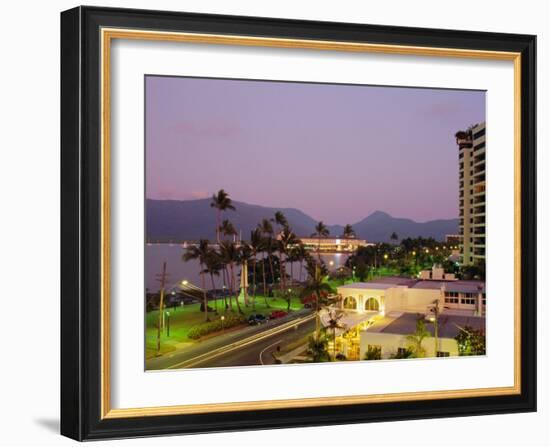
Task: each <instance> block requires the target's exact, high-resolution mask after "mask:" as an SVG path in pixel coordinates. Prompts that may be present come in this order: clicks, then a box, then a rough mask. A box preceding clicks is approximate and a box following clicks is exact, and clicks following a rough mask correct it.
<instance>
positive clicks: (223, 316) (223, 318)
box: [220, 315, 225, 334]
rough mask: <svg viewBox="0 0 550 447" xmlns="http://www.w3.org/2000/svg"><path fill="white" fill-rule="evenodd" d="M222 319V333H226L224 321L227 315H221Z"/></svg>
mask: <svg viewBox="0 0 550 447" xmlns="http://www.w3.org/2000/svg"><path fill="white" fill-rule="evenodd" d="M220 319H221V320H222V334H224V333H225V328H224V326H223V323H224V320H225V315H222V316H221V317H220Z"/></svg>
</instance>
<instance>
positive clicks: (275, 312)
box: [269, 310, 288, 320]
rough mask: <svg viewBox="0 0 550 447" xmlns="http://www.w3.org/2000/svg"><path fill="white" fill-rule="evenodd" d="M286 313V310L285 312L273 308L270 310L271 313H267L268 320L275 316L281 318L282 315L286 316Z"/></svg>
mask: <svg viewBox="0 0 550 447" xmlns="http://www.w3.org/2000/svg"><path fill="white" fill-rule="evenodd" d="M287 315H288V312H285V311H284V310H274V311H273V312H271V314H270V315H269V319H270V320H274V319H276V318H283V317H286V316H287Z"/></svg>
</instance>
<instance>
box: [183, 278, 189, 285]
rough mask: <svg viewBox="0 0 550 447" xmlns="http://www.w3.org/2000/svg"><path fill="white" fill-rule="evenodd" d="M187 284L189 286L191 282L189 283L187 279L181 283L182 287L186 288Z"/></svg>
mask: <svg viewBox="0 0 550 447" xmlns="http://www.w3.org/2000/svg"><path fill="white" fill-rule="evenodd" d="M187 284H189V281H187V280H186V279H184V280H183V281H182V282H181V285H182V286H186V285H187Z"/></svg>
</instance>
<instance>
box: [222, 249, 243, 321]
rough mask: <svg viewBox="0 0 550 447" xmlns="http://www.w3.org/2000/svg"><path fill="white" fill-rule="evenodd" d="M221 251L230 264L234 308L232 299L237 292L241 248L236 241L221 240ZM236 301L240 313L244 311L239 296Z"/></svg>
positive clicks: (231, 294) (230, 304) (230, 296)
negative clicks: (237, 273)
mask: <svg viewBox="0 0 550 447" xmlns="http://www.w3.org/2000/svg"><path fill="white" fill-rule="evenodd" d="M220 253H221V256H222V258H223V262H224V263H225V264H226V265H227V266H229V278H230V281H229V284H230V286H229V290H230V295H229V307H230V308H231V310H233V301H232V297H233V294H234V293H235V282H236V281H235V264H237V263H238V262H239V250H238V249H237V246H236V245H235V243H234V242H231V241H221V242H220ZM236 302H237V309H238V311H239V313H242V310H241V305H240V304H239V299H238V297H237V298H236Z"/></svg>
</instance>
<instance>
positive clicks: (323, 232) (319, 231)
mask: <svg viewBox="0 0 550 447" xmlns="http://www.w3.org/2000/svg"><path fill="white" fill-rule="evenodd" d="M329 234H330V232H329V230H328V228H327V226H326V225H325V224H324V223H323V221H321V222H319V223H318V224H317V225H315V232H314V233H313V234H312V235H311V237H318V238H319V244H318V245H317V258H318V259H319V262H320V261H321V238H323V237H327V236H328V235H329Z"/></svg>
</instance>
